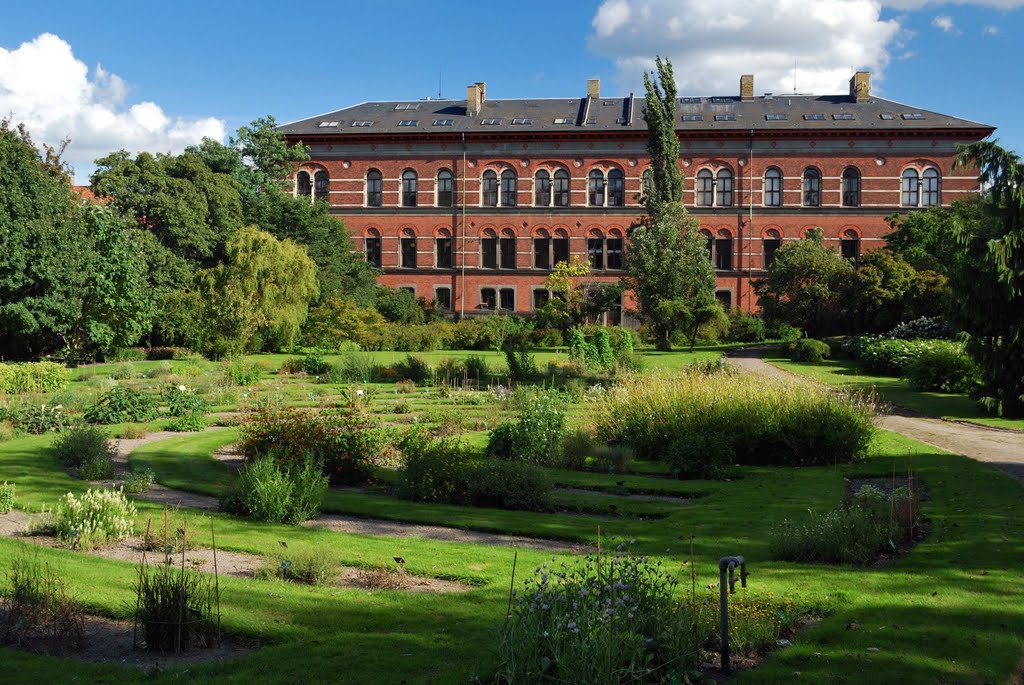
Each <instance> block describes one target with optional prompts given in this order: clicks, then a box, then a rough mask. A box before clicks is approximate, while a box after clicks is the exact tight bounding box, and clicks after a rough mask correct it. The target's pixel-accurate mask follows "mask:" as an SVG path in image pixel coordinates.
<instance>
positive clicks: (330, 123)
mask: <svg viewBox="0 0 1024 685" xmlns="http://www.w3.org/2000/svg"><path fill="white" fill-rule="evenodd" d="M337 125H338V122H337V121H321V122H320V128H329V127H334V126H337Z"/></svg>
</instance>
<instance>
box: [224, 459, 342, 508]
mask: <svg viewBox="0 0 1024 685" xmlns="http://www.w3.org/2000/svg"><path fill="white" fill-rule="evenodd" d="M282 461H283V460H279V459H276V458H275V455H274V454H273V453H271V454H267V455H262V456H258V457H256V458H255V459H252V460H251V461H249V462H247V463H246V464H245V466H243V467H242V469H241V470H240V471H239V472H238V485H237V486H236V489H235V491H234V492H233V493H232V494H231V495H229V497H228V501H227V503H226V506H227V508H228V509H230V510H232V511H237V512H239V513H243V514H245V515H247V516H251V517H252V518H254V519H256V520H257V521H266V522H268V523H290V524H297V523H302V522H303V521H308V520H310V519H313V518H316V517H317V516H318V515H319V514H320V505H321V503H322V502H323V498H324V495H326V494H327V477H326V476H324V475H323V468H322V467H321V465H320V464H319V462H317V461H316V460H315V459H313V458H312V457H310V456H306V457H305V458H304V459H303V460H302V461H301V462H299V463H292V462H290V461H289V462H285V463H284V464H282Z"/></svg>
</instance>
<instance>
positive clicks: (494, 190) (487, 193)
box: [482, 169, 498, 207]
mask: <svg viewBox="0 0 1024 685" xmlns="http://www.w3.org/2000/svg"><path fill="white" fill-rule="evenodd" d="M482 190H483V194H484V196H483V203H484V207H497V206H498V174H497V173H496V172H495V171H493V170H492V169H488V170H487V171H485V172H484V177H483V187H482Z"/></svg>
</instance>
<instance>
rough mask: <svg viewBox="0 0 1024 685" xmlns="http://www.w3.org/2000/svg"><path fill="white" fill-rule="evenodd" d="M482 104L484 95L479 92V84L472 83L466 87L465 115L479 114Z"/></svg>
mask: <svg viewBox="0 0 1024 685" xmlns="http://www.w3.org/2000/svg"><path fill="white" fill-rule="evenodd" d="M482 104H484V94H483V93H482V92H480V84H479V83H473V84H470V85H468V86H466V114H469V115H475V114H479V113H480V106H481V105H482Z"/></svg>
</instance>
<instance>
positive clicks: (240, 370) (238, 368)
mask: <svg viewBox="0 0 1024 685" xmlns="http://www.w3.org/2000/svg"><path fill="white" fill-rule="evenodd" d="M221 373H222V374H223V375H224V379H225V380H227V381H228V382H230V383H232V384H234V385H252V384H253V383H255V382H256V381H258V380H259V379H260V376H262V375H263V367H261V366H260V365H259V364H258V363H257V362H250V361H246V360H244V359H231V360H229V361H226V362H224V363H223V364H222V365H221Z"/></svg>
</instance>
